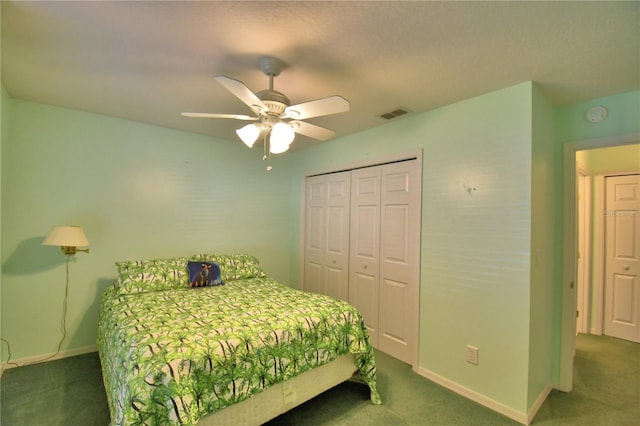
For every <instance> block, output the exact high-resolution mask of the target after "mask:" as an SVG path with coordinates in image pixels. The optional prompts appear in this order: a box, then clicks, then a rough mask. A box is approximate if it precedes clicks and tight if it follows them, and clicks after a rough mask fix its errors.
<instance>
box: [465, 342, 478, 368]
mask: <svg viewBox="0 0 640 426" xmlns="http://www.w3.org/2000/svg"><path fill="white" fill-rule="evenodd" d="M479 352H480V351H479V349H478V348H476V347H475V346H471V345H467V362H468V363H469V364H473V365H478V355H479Z"/></svg>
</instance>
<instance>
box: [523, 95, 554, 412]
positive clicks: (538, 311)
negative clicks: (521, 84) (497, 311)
mask: <svg viewBox="0 0 640 426" xmlns="http://www.w3.org/2000/svg"><path fill="white" fill-rule="evenodd" d="M532 119H533V121H532V122H533V127H532V135H533V144H532V153H533V159H532V171H531V176H532V179H531V181H532V187H531V191H532V196H531V204H532V206H531V284H530V285H531V289H530V292H531V302H530V306H531V311H530V326H529V327H530V328H529V330H530V338H529V391H528V408H531V406H532V405H533V404H534V403H535V401H536V399H537V398H539V397H540V395H541V394H543V393H544V392H545V390H546V388H547V387H548V386H549V385H550V383H551V380H552V375H553V357H552V356H550V354H553V353H556V352H555V351H554V348H558V349H559V344H558V342H554V341H553V336H554V332H553V330H554V329H555V328H556V327H559V326H560V315H558V314H556V313H555V310H554V304H553V301H554V300H555V298H556V296H557V289H558V288H559V287H560V286H559V283H560V282H561V280H560V274H559V271H560V270H561V266H562V265H561V263H560V261H559V260H560V259H561V256H559V255H558V254H559V253H561V252H560V251H557V250H556V247H557V248H560V247H562V239H561V235H560V234H559V233H558V232H557V231H556V230H557V229H558V227H559V221H560V216H558V215H557V210H558V206H557V202H558V193H560V192H561V191H560V187H558V185H557V182H559V181H560V180H561V177H562V173H561V169H560V168H559V166H560V165H559V163H558V161H557V155H556V149H555V140H554V120H553V108H552V107H551V105H550V104H549V102H548V101H547V100H546V98H545V97H544V95H543V94H542V92H541V91H540V89H539V88H538V87H537V86H534V90H533V108H532ZM554 345H555V346H554Z"/></svg>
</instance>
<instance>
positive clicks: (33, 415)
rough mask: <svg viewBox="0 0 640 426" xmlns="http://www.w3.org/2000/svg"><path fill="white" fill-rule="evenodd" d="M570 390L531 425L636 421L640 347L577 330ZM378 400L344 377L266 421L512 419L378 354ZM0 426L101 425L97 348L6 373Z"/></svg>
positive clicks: (619, 425) (622, 425) (104, 420)
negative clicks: (373, 401)
mask: <svg viewBox="0 0 640 426" xmlns="http://www.w3.org/2000/svg"><path fill="white" fill-rule="evenodd" d="M576 345H577V350H576V358H575V371H574V390H573V391H572V392H570V393H563V392H557V391H553V392H552V393H551V395H550V396H549V398H547V401H545V403H544V405H543V406H542V408H541V409H540V411H539V412H538V415H537V416H536V418H535V419H534V421H533V424H534V425H541V426H547V425H548V426H552V425H553V426H559V425H581V426H582V425H585V426H586V425H594V426H626V425H628V426H637V425H640V345H638V344H634V343H630V342H626V341H623V340H618V339H614V338H609V337H602V336H578V339H577V342H576ZM376 356H377V364H378V388H379V390H380V394H381V396H382V400H383V405H381V406H374V405H371V404H370V403H369V399H368V398H369V393H368V388H367V387H366V386H364V385H361V384H358V383H354V382H346V383H343V384H341V385H339V386H336V387H335V388H333V389H330V390H329V391H327V392H325V393H323V394H322V395H320V396H318V397H316V398H314V399H313V400H311V401H309V402H307V403H306V404H303V405H302V406H300V407H297V408H295V409H293V410H291V411H289V412H288V413H285V414H283V415H282V416H280V417H278V418H276V419H274V420H272V421H271V422H269V423H268V424H269V425H271V426H276V425H443V426H445V425H447V426H448V425H492V426H493V425H517V424H518V423H516V422H514V421H513V420H510V419H508V418H506V417H504V416H502V415H500V414H497V413H495V412H493V411H491V410H489V409H487V408H485V407H482V406H480V405H478V404H476V403H474V402H472V401H469V400H467V399H465V398H463V397H461V396H459V395H457V394H455V393H454V392H451V391H449V390H447V389H444V388H442V387H441V386H438V385H436V384H435V383H432V382H430V381H429V380H427V379H424V378H422V377H420V376H418V375H416V374H414V373H413V372H412V371H411V368H410V367H409V366H408V365H406V364H403V363H402V362H399V361H397V360H395V359H393V358H391V357H389V356H387V355H385V354H383V353H380V352H376ZM1 390H2V394H1V404H2V405H1V410H0V412H1V414H0V424H1V425H2V426H11V425H17V426H22V425H25V426H39V425H43V426H45V425H46V426H52V425H61V426H90V425H100V426H106V425H107V424H108V423H109V412H108V409H107V402H106V397H105V393H104V388H103V386H102V377H101V373H100V363H99V360H98V356H97V354H87V355H81V356H76V357H72V358H66V359H62V360H57V361H51V362H46V363H42V364H36V365H31V366H27V367H21V368H14V369H10V370H7V371H5V373H4V375H3V376H2V384H1Z"/></svg>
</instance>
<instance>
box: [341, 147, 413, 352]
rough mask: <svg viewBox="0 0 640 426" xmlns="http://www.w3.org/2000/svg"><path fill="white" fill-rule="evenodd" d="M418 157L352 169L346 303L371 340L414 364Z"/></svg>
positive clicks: (381, 347) (384, 350)
mask: <svg viewBox="0 0 640 426" xmlns="http://www.w3.org/2000/svg"><path fill="white" fill-rule="evenodd" d="M416 163H417V161H416V160H413V161H404V162H398V163H393V164H386V165H383V166H376V167H370V168H366V169H359V170H354V171H352V172H351V173H352V174H351V230H350V231H351V238H350V247H351V249H350V253H351V255H350V268H349V269H350V272H349V302H350V303H352V304H353V305H354V306H355V307H356V308H358V309H359V310H360V312H361V313H362V315H363V317H364V320H365V324H366V326H367V328H368V330H369V335H370V337H371V341H372V344H373V345H374V346H375V347H376V348H378V349H380V350H381V351H383V352H385V353H388V354H389V355H392V356H394V357H395V358H398V359H400V360H402V361H405V362H407V363H409V364H414V363H415V361H416V360H415V359H413V357H414V356H415V354H416V353H417V352H416V350H415V349H416V348H415V345H417V341H418V320H419V318H418V310H419V300H418V298H419V261H420V258H419V257H420V254H419V253H420V213H419V212H420V188H421V182H420V177H419V169H418V168H417V167H416V166H417V164H416Z"/></svg>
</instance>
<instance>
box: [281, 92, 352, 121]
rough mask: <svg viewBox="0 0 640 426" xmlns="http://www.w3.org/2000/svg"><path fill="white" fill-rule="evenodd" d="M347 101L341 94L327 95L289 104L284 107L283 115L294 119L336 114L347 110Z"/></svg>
mask: <svg viewBox="0 0 640 426" xmlns="http://www.w3.org/2000/svg"><path fill="white" fill-rule="evenodd" d="M349 107H350V105H349V101H348V100H346V99H345V98H343V97H342V96H337V95H336V96H329V97H327V98H321V99H316V100H315V101H309V102H304V103H301V104H297V105H291V106H288V107H286V108H285V110H284V114H285V117H288V118H293V119H295V120H304V119H306V118H312V117H320V116H322V115H330V114H338V113H340V112H347V111H349Z"/></svg>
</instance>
